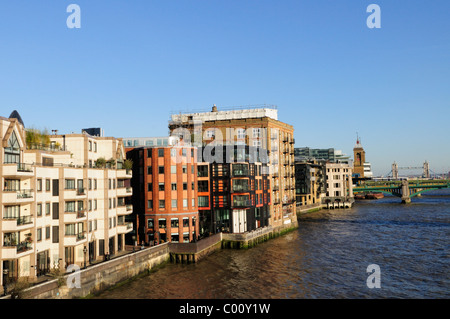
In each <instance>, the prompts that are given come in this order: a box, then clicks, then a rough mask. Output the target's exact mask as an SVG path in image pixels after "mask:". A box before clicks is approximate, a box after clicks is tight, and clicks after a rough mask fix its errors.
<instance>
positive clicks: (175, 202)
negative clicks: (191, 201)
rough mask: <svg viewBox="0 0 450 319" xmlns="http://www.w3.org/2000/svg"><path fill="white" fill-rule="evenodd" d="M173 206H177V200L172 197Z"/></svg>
mask: <svg viewBox="0 0 450 319" xmlns="http://www.w3.org/2000/svg"><path fill="white" fill-rule="evenodd" d="M172 208H177V200H176V199H172Z"/></svg>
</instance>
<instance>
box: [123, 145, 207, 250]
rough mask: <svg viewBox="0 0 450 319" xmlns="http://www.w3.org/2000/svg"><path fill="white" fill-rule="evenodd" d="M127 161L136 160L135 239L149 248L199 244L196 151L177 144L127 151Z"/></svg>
mask: <svg viewBox="0 0 450 319" xmlns="http://www.w3.org/2000/svg"><path fill="white" fill-rule="evenodd" d="M146 140H151V139H146ZM168 141H170V139H169V140H168ZM127 158H128V159H130V160H132V161H133V178H132V180H131V184H132V187H133V198H132V201H133V209H134V216H135V223H136V224H135V228H136V230H137V234H136V236H137V237H136V238H135V240H136V241H137V242H138V243H139V244H142V243H145V244H146V245H154V244H159V243H164V242H184V243H188V242H192V241H196V240H197V238H198V235H199V224H198V205H197V192H198V188H197V187H198V186H197V184H198V183H197V174H198V173H197V148H195V147H191V146H189V145H183V146H181V145H175V144H172V145H170V146H169V145H167V146H144V147H137V148H127Z"/></svg>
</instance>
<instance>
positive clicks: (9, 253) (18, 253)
mask: <svg viewBox="0 0 450 319" xmlns="http://www.w3.org/2000/svg"><path fill="white" fill-rule="evenodd" d="M33 251H34V245H33V243H30V242H26V241H24V242H20V243H18V244H17V245H10V246H3V247H2V258H3V259H17V258H21V257H24V256H26V255H29V254H31V253H32V252H33Z"/></svg>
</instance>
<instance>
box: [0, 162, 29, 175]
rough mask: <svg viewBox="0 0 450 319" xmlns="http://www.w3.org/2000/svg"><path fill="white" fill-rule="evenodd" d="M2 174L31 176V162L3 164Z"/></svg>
mask: <svg viewBox="0 0 450 319" xmlns="http://www.w3.org/2000/svg"><path fill="white" fill-rule="evenodd" d="M3 176H8V177H9V176H13V177H19V178H27V177H33V176H34V172H33V167H32V166H31V164H25V163H11V164H3Z"/></svg>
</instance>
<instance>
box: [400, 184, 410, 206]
mask: <svg viewBox="0 0 450 319" xmlns="http://www.w3.org/2000/svg"><path fill="white" fill-rule="evenodd" d="M402 203H403V204H409V203H411V198H410V197H409V183H408V181H402Z"/></svg>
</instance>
